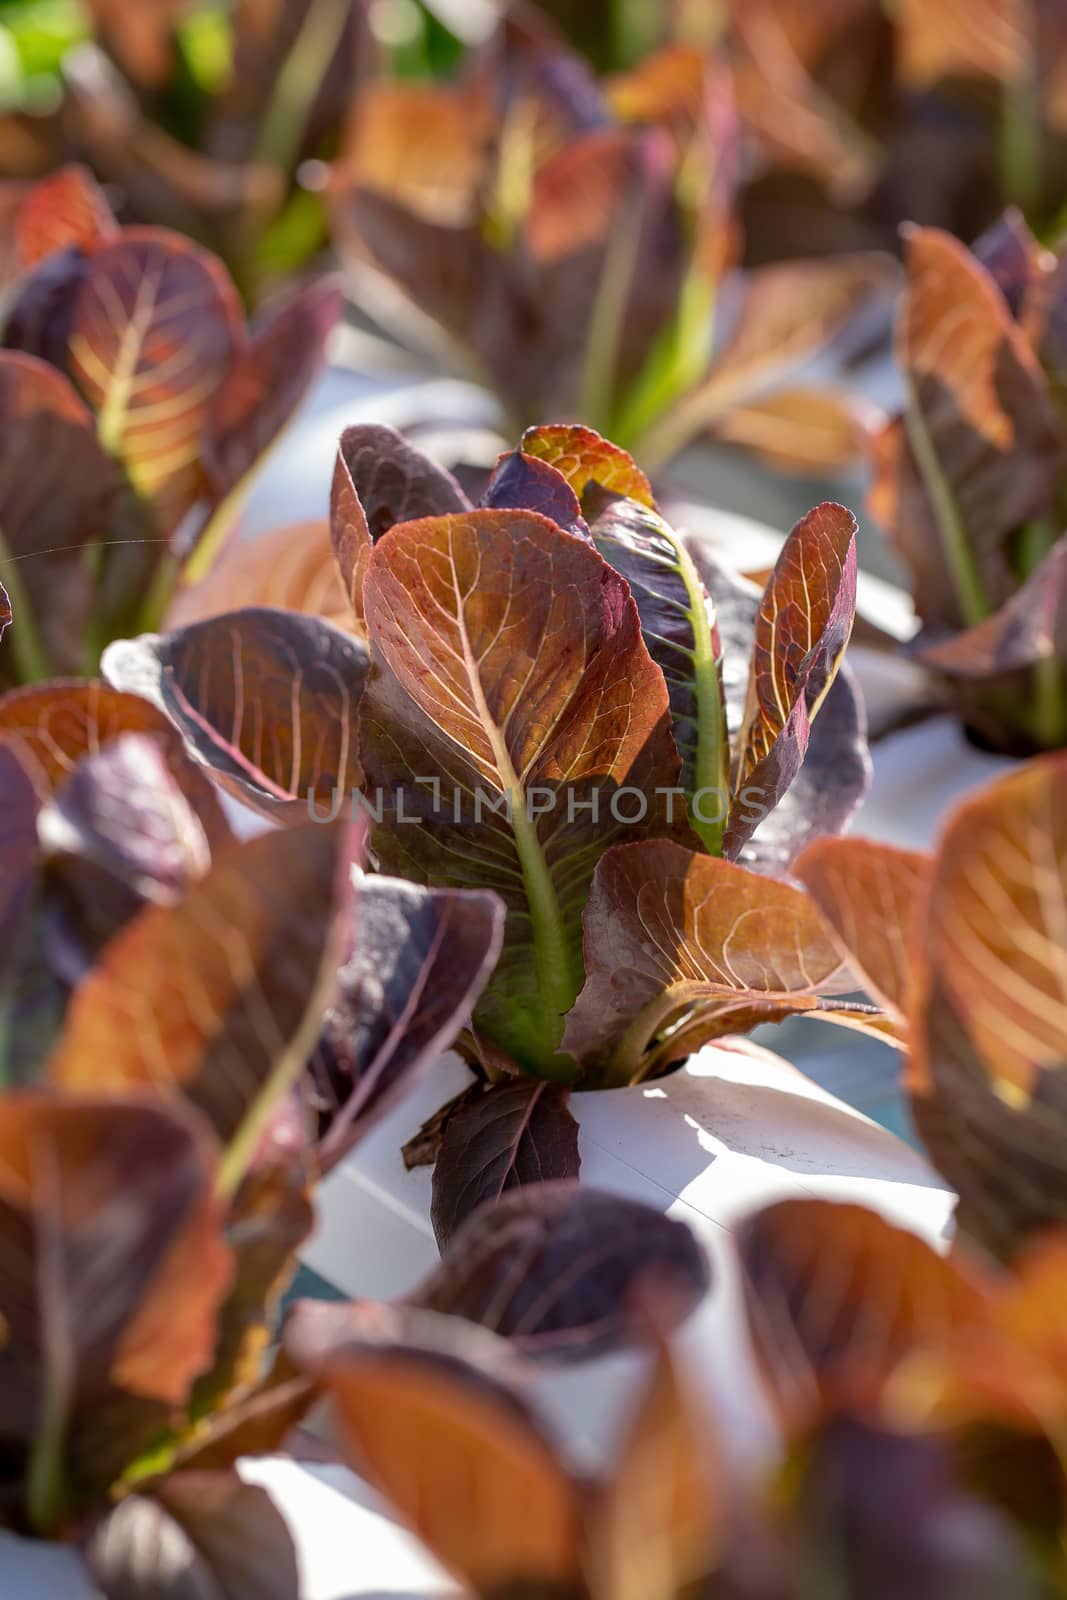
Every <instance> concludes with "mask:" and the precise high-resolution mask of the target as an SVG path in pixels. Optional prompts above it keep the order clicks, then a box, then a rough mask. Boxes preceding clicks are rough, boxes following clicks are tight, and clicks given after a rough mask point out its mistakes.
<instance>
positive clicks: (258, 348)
mask: <svg viewBox="0 0 1067 1600" xmlns="http://www.w3.org/2000/svg"><path fill="white" fill-rule="evenodd" d="M342 306H343V294H342V291H341V288H340V286H339V285H338V284H337V283H335V282H333V281H331V280H329V279H320V280H318V281H316V282H313V283H309V284H305V285H304V286H303V287H301V288H299V289H297V290H295V291H294V292H293V293H291V294H290V295H288V296H287V297H286V299H284V300H283V301H282V303H281V304H280V305H279V306H277V307H272V308H271V309H270V310H269V311H268V313H267V314H266V316H265V317H264V318H263V321H262V323H261V324H259V323H257V324H255V325H253V327H252V329H251V331H250V337H249V339H248V342H247V343H246V344H245V345H244V346H243V347H239V348H238V350H237V355H236V359H235V361H234V362H233V364H232V365H231V367H230V369H229V371H228V372H227V373H226V376H225V378H224V379H223V381H222V383H221V385H220V386H219V388H218V389H217V390H216V392H215V394H214V396H213V397H212V399H211V401H210V404H209V406H208V409H207V413H206V415H205V418H204V445H203V463H204V469H205V471H206V473H207V479H208V485H209V488H210V492H211V494H212V496H213V497H214V498H215V500H217V501H218V500H222V499H223V498H224V497H225V496H226V495H228V494H229V493H230V492H231V491H232V490H233V489H235V488H236V487H237V485H238V484H239V483H241V481H242V480H243V479H244V478H245V477H246V476H247V474H248V473H249V472H250V471H251V470H252V468H253V467H255V466H256V464H257V463H258V462H259V461H260V460H261V459H262V457H263V456H264V454H265V453H266V451H267V450H268V449H269V448H270V446H271V445H272V444H273V443H274V441H275V439H276V438H277V437H278V435H279V434H280V433H281V431H282V429H283V428H284V427H285V425H286V423H288V422H289V421H290V419H291V418H292V416H293V414H294V412H295V411H296V409H297V407H298V406H299V404H300V402H301V401H302V400H303V398H304V396H305V395H306V393H307V391H308V388H309V386H310V384H311V382H312V379H313V378H314V377H315V375H316V373H317V372H318V370H319V367H320V366H321V364H322V360H323V356H324V352H325V348H326V340H327V338H328V336H329V334H330V333H331V332H332V330H333V327H334V324H335V323H336V322H337V320H338V318H339V317H340V315H341V310H342Z"/></svg>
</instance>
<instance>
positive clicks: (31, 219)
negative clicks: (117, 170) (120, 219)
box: [16, 166, 119, 268]
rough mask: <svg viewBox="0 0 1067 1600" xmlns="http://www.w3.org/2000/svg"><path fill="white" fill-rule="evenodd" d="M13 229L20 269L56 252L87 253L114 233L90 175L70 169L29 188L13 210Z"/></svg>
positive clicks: (107, 209) (115, 228)
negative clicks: (80, 251) (15, 231)
mask: <svg viewBox="0 0 1067 1600" xmlns="http://www.w3.org/2000/svg"><path fill="white" fill-rule="evenodd" d="M16 229H17V234H18V254H19V261H20V264H21V265H22V267H23V268H30V267H35V266H36V265H37V264H38V262H40V261H44V260H45V259H46V257H48V256H50V255H54V254H55V252H56V251H57V250H71V249H77V250H82V251H85V252H86V253H89V252H91V251H93V250H95V249H96V248H97V247H98V246H100V245H104V244H109V243H110V242H111V241H112V240H113V239H114V238H115V236H116V235H117V233H118V231H119V230H118V223H117V222H116V221H115V218H114V216H113V214H112V211H111V207H110V206H109V205H108V203H107V201H106V200H105V198H104V195H103V193H102V191H101V190H100V188H99V187H98V185H97V183H96V180H95V179H94V178H93V176H92V174H91V173H90V172H89V171H88V170H87V169H86V168H85V167H73V166H72V167H62V168H61V169H60V170H59V171H58V172H56V173H54V174H53V175H52V176H51V177H49V178H45V179H44V180H43V182H41V183H37V184H35V185H34V186H33V188H32V189H31V190H30V192H29V194H28V195H27V196H26V199H25V200H24V201H23V203H22V205H21V206H20V208H19V212H18V217H17V221H16Z"/></svg>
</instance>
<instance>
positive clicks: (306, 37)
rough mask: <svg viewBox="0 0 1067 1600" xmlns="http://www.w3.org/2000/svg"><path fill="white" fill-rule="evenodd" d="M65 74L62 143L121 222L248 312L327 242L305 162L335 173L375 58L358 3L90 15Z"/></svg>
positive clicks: (94, 10) (297, 2)
mask: <svg viewBox="0 0 1067 1600" xmlns="http://www.w3.org/2000/svg"><path fill="white" fill-rule="evenodd" d="M88 9H89V12H90V15H91V21H92V23H93V27H94V31H95V42H94V43H92V44H87V45H83V46H81V47H79V48H78V49H77V50H76V51H74V52H72V53H71V54H69V55H68V56H67V58H66V61H65V79H66V91H67V93H66V103H65V107H64V123H65V127H66V131H67V134H68V138H69V140H70V141H71V143H72V145H73V146H74V148H75V149H77V150H78V152H79V153H80V154H81V155H82V156H83V157H84V158H85V159H87V160H88V161H89V162H90V163H91V164H92V166H93V167H94V169H95V170H96V172H97V173H98V174H99V176H100V177H102V178H103V179H105V180H106V181H107V182H109V183H111V184H113V185H115V187H116V189H117V191H118V193H119V194H120V196H121V200H122V210H123V214H124V215H126V216H129V217H130V218H131V219H134V220H136V221H138V222H148V223H154V224H160V225H162V226H164V227H168V228H174V229H175V230H177V231H178V232H180V233H184V234H187V235H188V236H189V237H190V238H193V239H196V240H197V241H198V242H199V243H200V244H202V245H204V246H205V247H206V248H207V249H209V250H211V251H213V252H214V253H215V254H216V255H218V256H220V257H221V258H222V260H223V261H224V262H225V263H226V266H227V267H228V269H229V271H230V273H231V274H232V276H233V278H234V281H235V282H236V283H237V285H238V286H239V288H240V290H241V293H242V295H243V296H244V298H245V300H246V302H247V303H249V304H250V305H255V304H258V303H260V302H261V301H262V300H263V299H264V296H265V293H266V292H269V291H271V290H272V289H273V288H275V287H277V286H278V284H279V283H284V281H285V279H286V277H287V276H288V275H289V274H291V273H292V272H294V271H297V270H299V269H300V268H302V267H304V266H305V265H306V264H307V262H308V260H309V259H311V258H312V257H313V256H315V255H316V254H318V253H319V252H321V251H322V249H323V248H324V246H325V245H326V242H327V237H326V236H327V226H326V212H325V207H324V205H323V202H322V196H321V194H320V193H317V192H316V191H315V190H314V188H310V187H308V186H307V185H305V184H304V183H302V182H301V181H300V176H299V174H300V169H301V166H302V164H303V163H305V162H311V161H319V162H321V161H328V160H332V159H333V157H334V156H335V155H336V153H337V151H338V148H339V147H340V145H341V143H342V140H343V136H344V130H345V126H346V122H347V119H348V117H349V116H350V114H351V111H352V106H353V103H354V100H355V98H356V96H357V94H358V92H359V87H360V83H361V81H362V79H363V78H364V77H365V76H366V74H367V72H368V70H369V67H370V65H371V60H372V56H373V46H372V40H371V35H370V30H369V28H368V24H367V16H366V12H367V7H366V4H365V0H285V3H284V4H282V3H280V0H239V3H238V4H236V5H233V6H217V5H210V6H205V5H194V6H191V5H188V4H186V3H184V0H170V3H162V4H161V3H158V0H156V3H152V4H145V3H143V0H91V3H90V4H89V8H88Z"/></svg>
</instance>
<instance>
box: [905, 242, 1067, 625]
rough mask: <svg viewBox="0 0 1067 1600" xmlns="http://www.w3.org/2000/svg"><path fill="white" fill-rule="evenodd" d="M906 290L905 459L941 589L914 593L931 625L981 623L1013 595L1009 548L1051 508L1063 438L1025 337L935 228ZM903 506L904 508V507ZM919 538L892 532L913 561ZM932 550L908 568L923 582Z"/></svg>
mask: <svg viewBox="0 0 1067 1600" xmlns="http://www.w3.org/2000/svg"><path fill="white" fill-rule="evenodd" d="M907 268H908V285H907V290H906V293H905V296H904V302H903V307H902V313H901V319H900V323H899V328H898V351H899V357H900V361H901V365H902V367H903V369H904V373H905V378H906V381H907V403H906V408H905V429H906V439H907V445H906V448H905V446H904V442H903V440H901V444H900V448H901V450H903V451H904V452H905V456H910V458H911V461H910V464H909V462H908V461H907V460H905V461H903V462H902V463H901V464H900V466H899V467H898V470H899V471H912V472H914V471H916V470H917V472H918V475H919V479H920V481H921V484H922V488H923V493H924V494H925V497H926V499H927V500H928V502H929V507H930V511H931V512H932V514H933V521H934V526H935V528H936V531H937V536H938V555H939V560H940V565H941V572H940V577H939V579H938V580H937V585H938V586H937V587H936V588H935V589H934V592H933V594H932V595H930V597H929V604H928V603H927V591H926V590H925V589H924V590H923V591H922V592H920V594H919V595H918V596H917V599H918V604H919V608H920V612H921V614H922V616H923V618H924V620H926V621H928V622H931V623H946V624H949V625H955V626H958V625H959V624H960V623H968V624H973V623H976V622H978V621H979V620H980V619H981V617H982V616H983V615H984V614H985V612H986V611H987V610H988V609H989V608H990V607H991V606H993V605H996V604H998V603H999V602H1000V601H1001V600H1003V599H1004V598H1005V595H1006V593H1007V592H1009V590H1010V573H1009V570H1008V550H1007V548H1006V541H1007V540H1008V538H1009V535H1011V534H1012V533H1014V532H1015V531H1016V529H1018V528H1019V527H1020V526H1021V525H1022V524H1023V523H1025V522H1026V521H1027V520H1028V519H1029V518H1030V517H1032V516H1037V515H1040V514H1041V513H1042V512H1043V511H1044V509H1045V507H1046V506H1047V504H1048V501H1049V498H1050V496H1051V493H1052V488H1053V484H1054V481H1055V474H1056V473H1057V471H1058V470H1059V468H1060V466H1061V464H1062V457H1063V438H1062V430H1061V427H1060V424H1059V422H1058V420H1057V417H1056V414H1055V411H1054V409H1053V407H1052V404H1051V401H1050V399H1049V396H1048V391H1047V385H1046V382H1045V379H1044V377H1043V375H1042V373H1041V370H1040V368H1039V366H1038V364H1037V361H1036V359H1035V357H1034V355H1033V352H1032V350H1031V348H1030V345H1029V343H1028V341H1027V340H1026V338H1025V336H1024V334H1023V333H1022V331H1021V329H1020V328H1019V327H1018V326H1017V325H1016V323H1015V322H1014V320H1013V318H1012V315H1011V312H1010V311H1009V309H1008V306H1007V303H1006V302H1005V300H1004V297H1003V295H1002V294H1001V292H1000V291H999V289H998V288H997V286H996V284H995V283H994V282H993V279H992V278H991V277H990V275H989V273H988V272H986V270H985V269H984V268H983V267H982V266H980V265H979V263H978V262H977V261H976V260H975V259H974V258H973V257H971V256H970V255H969V254H968V252H967V250H966V249H965V248H964V247H963V245H961V244H959V243H957V241H956V240H954V239H953V238H951V237H950V236H949V235H948V234H945V233H942V232H940V231H939V230H937V229H935V228H916V229H913V230H912V231H911V232H910V233H909V235H908V242H907ZM901 509H902V510H903V507H902V508H901ZM920 537H921V534H920V532H919V531H918V530H916V531H909V530H908V529H907V528H906V527H898V528H897V529H896V539H897V543H898V547H899V549H900V551H901V553H902V555H903V556H904V558H905V560H906V561H908V563H909V565H911V564H912V557H911V550H912V547H913V543H914V542H916V541H918V540H919V539H920ZM929 560H930V552H929V551H924V552H920V554H919V555H918V557H917V558H916V562H915V570H916V573H917V574H919V573H921V572H923V571H924V570H925V568H926V567H928V565H929Z"/></svg>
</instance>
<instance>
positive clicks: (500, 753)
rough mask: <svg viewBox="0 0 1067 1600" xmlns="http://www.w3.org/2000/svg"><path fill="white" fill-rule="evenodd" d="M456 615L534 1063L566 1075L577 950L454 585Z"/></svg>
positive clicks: (578, 970) (578, 972)
mask: <svg viewBox="0 0 1067 1600" xmlns="http://www.w3.org/2000/svg"><path fill="white" fill-rule="evenodd" d="M455 593H456V616H457V620H458V624H459V633H460V639H461V641H462V647H463V661H464V666H465V668H466V671H467V681H468V683H469V685H470V691H471V697H472V699H473V701H474V704H475V709H476V711H477V713H478V717H479V720H480V721H481V724H482V726H483V727H484V728H485V730H486V733H487V735H488V737H489V743H490V746H491V748H492V751H493V760H494V762H495V764H496V769H497V772H498V774H499V778H500V788H501V792H502V793H503V794H505V795H510V797H511V832H512V837H513V838H514V841H515V853H516V855H517V856H518V858H519V867H520V870H521V872H522V881H523V888H524V889H525V891H526V900H527V904H528V906H529V910H530V928H531V943H532V945H533V957H534V974H535V977H536V982H537V1003H536V1015H535V1016H534V1017H533V1018H531V1021H532V1023H533V1026H534V1033H535V1036H536V1037H537V1055H538V1060H537V1062H536V1065H537V1067H538V1069H539V1070H540V1071H541V1072H543V1073H544V1075H545V1076H548V1077H557V1078H559V1077H570V1076H572V1075H573V1073H572V1066H571V1063H570V1062H569V1061H568V1060H567V1059H566V1058H561V1057H560V1056H559V1045H560V1040H561V1039H562V1038H563V1026H564V1018H565V1016H566V1014H567V1012H568V1011H569V1010H570V1008H571V1006H572V1005H573V1004H574V1002H575V1000H576V999H577V996H578V991H579V989H580V988H581V987H582V983H583V981H584V978H585V968H584V965H583V962H582V957H581V952H580V951H579V950H576V949H574V948H573V946H572V944H571V941H570V939H569V938H568V934H567V925H566V921H565V919H564V916H563V912H562V910H561V908H560V903H559V896H558V895H557V893H556V886H555V884H554V883H553V881H552V874H551V872H550V871H549V868H548V862H547V861H546V860H545V854H544V851H543V850H542V848H541V841H540V840H539V839H538V837H537V829H536V827H535V825H534V822H533V820H532V819H531V818H530V817H529V816H528V815H527V811H526V791H525V789H524V788H523V786H522V784H521V783H520V781H519V776H518V773H517V772H516V771H515V767H514V764H513V762H512V760H511V755H510V752H509V751H508V748H507V744H506V742H505V739H504V736H503V733H502V732H501V730H500V728H499V727H498V726H497V723H496V719H495V718H494V717H493V715H492V713H491V711H490V710H489V703H488V701H487V700H486V698H485V692H484V690H483V688H482V682H481V678H480V676H479V673H478V667H477V663H476V662H475V660H474V656H473V653H472V651H471V647H470V640H469V639H468V637H467V629H466V625H465V621H464V616H463V603H462V598H461V596H460V593H459V588H458V586H457V587H456V590H455Z"/></svg>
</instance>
